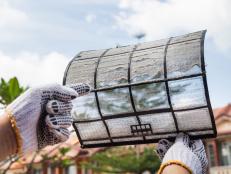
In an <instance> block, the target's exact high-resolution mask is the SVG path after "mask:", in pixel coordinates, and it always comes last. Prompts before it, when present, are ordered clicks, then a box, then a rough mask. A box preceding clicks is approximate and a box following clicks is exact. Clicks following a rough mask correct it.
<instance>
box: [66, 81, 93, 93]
mask: <svg viewBox="0 0 231 174" xmlns="http://www.w3.org/2000/svg"><path fill="white" fill-rule="evenodd" d="M68 87H70V88H72V89H74V90H75V91H76V92H77V93H78V94H79V96H82V95H86V94H88V93H89V92H90V91H91V87H90V86H89V85H88V84H86V83H78V84H71V85H68Z"/></svg>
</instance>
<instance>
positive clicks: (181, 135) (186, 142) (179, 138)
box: [175, 133, 190, 147]
mask: <svg viewBox="0 0 231 174" xmlns="http://www.w3.org/2000/svg"><path fill="white" fill-rule="evenodd" d="M175 143H183V144H184V145H185V146H187V147H189V143H190V139H189V136H188V135H187V134H184V133H179V134H178V135H177V137H176V140H175Z"/></svg>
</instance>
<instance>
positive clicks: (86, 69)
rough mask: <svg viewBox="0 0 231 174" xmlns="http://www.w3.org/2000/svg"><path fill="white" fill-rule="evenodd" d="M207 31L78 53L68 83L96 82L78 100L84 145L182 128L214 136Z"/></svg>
mask: <svg viewBox="0 0 231 174" xmlns="http://www.w3.org/2000/svg"><path fill="white" fill-rule="evenodd" d="M204 36H205V31H199V32H195V33H190V34H187V35H183V36H178V37H172V38H169V39H163V40H158V41H154V42H146V43H142V44H138V45H129V46H124V47H118V48H112V49H104V50H94V51H83V52H81V53H79V54H78V55H77V56H76V57H75V58H74V59H73V60H72V61H71V62H70V64H69V65H68V67H67V70H66V72H65V76H64V84H73V83H81V82H84V83H89V84H90V85H91V86H92V87H93V90H92V92H91V93H90V94H89V95H87V96H82V97H79V98H77V99H75V100H74V102H73V104H74V109H73V111H72V116H73V118H74V128H75V130H76V133H77V136H78V138H79V140H80V143H81V145H82V147H83V148H84V147H100V146H114V145H127V144H141V143H152V142H157V141H158V140H159V139H161V138H174V137H175V136H176V135H177V133H179V132H186V133H188V134H189V135H190V136H192V138H207V137H215V136H216V128H215V124H214V118H213V113H212V108H211V105H210V101H209V95H208V89H207V83H206V75H205V65H204V55H203V46H204Z"/></svg>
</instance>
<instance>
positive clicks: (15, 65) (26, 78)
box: [0, 51, 69, 86]
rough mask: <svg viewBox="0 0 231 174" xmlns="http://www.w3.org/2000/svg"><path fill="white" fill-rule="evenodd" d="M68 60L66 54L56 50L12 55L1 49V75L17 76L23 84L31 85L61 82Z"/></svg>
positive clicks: (7, 77) (4, 76)
mask: <svg viewBox="0 0 231 174" xmlns="http://www.w3.org/2000/svg"><path fill="white" fill-rule="evenodd" d="M68 62H69V60H68V59H67V58H66V56H64V55H62V54H59V53H56V52H52V53H50V54H47V55H38V54H34V53H29V52H24V53H20V54H18V55H17V57H11V56H7V55H5V54H4V53H2V52H1V51H0V65H1V68H0V77H3V78H6V79H9V78H11V77H13V76H16V77H18V79H19V80H20V82H21V83H22V84H23V85H29V86H36V85H44V84H47V83H60V84H61V83H62V79H63V75H64V71H65V69H66V66H67V64H68Z"/></svg>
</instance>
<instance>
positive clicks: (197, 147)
mask: <svg viewBox="0 0 231 174" xmlns="http://www.w3.org/2000/svg"><path fill="white" fill-rule="evenodd" d="M190 143H191V149H192V151H193V153H195V154H196V155H197V156H198V158H199V160H200V161H201V165H202V168H203V169H206V168H207V166H208V160H207V157H206V152H205V148H204V144H203V142H202V141H201V140H193V141H191V142H190ZM204 173H205V172H204Z"/></svg>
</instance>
